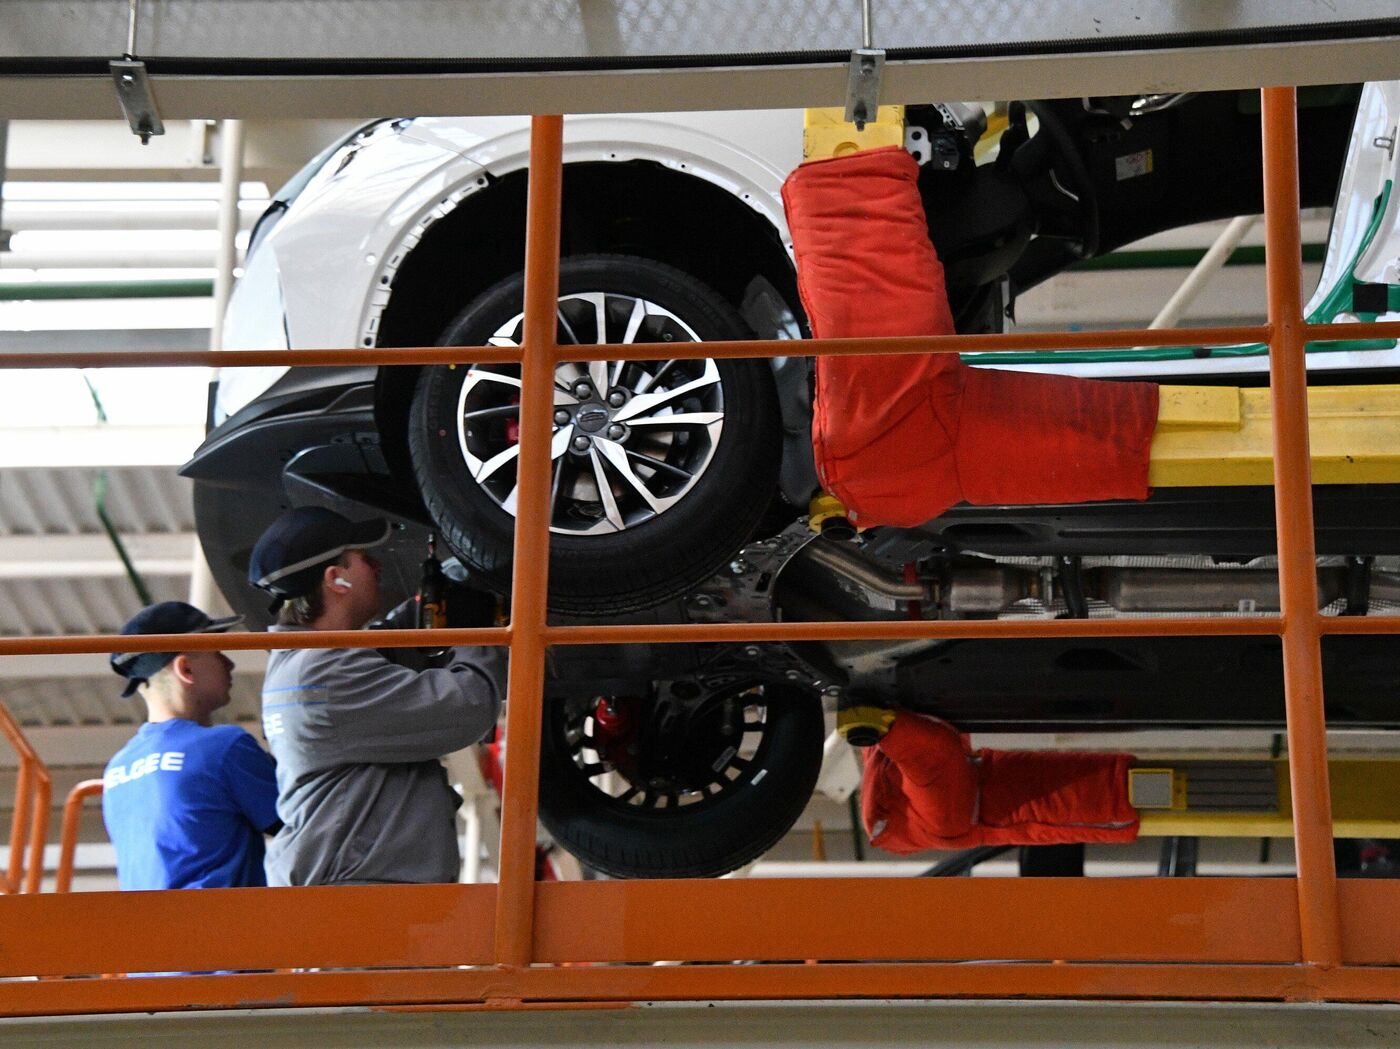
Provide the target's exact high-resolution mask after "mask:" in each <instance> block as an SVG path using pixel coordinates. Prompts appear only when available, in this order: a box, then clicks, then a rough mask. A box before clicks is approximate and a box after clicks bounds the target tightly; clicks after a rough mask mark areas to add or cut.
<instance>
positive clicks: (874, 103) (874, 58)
mask: <svg viewBox="0 0 1400 1049" xmlns="http://www.w3.org/2000/svg"><path fill="white" fill-rule="evenodd" d="M884 69H885V52H884V51H883V50H881V49H880V48H874V47H861V48H857V49H856V50H854V51H852V52H851V65H850V71H849V73H848V75H847V79H846V119H847V120H849V121H850V122H851V123H853V124H855V126H856V130H857V131H864V130H865V125H866V123H867V122H868V121H871V120H874V119H875V112H876V110H877V109H879V107H880V77H881V76H882V74H883V73H884Z"/></svg>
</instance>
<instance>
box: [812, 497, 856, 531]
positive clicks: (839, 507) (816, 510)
mask: <svg viewBox="0 0 1400 1049" xmlns="http://www.w3.org/2000/svg"><path fill="white" fill-rule="evenodd" d="M849 514H850V511H849V510H847V509H846V504H845V503H843V502H842V501H841V500H840V499H837V498H836V496H834V495H832V494H831V493H830V492H818V493H817V494H816V495H814V496H812V501H811V502H810V503H808V504H807V527H809V528H810V529H811V530H812V531H814V532H820V531H821V530H822V524H823V523H824V522H826V521H830V520H832V519H833V518H841V519H843V520H844V519H848V517H849Z"/></svg>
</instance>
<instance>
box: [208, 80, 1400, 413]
mask: <svg viewBox="0 0 1400 1049" xmlns="http://www.w3.org/2000/svg"><path fill="white" fill-rule="evenodd" d="M1398 112H1400V84H1396V83H1387V84H1371V85H1368V86H1367V88H1366V90H1365V93H1364V94H1363V97H1362V109H1361V114H1360V119H1359V120H1358V123H1357V135H1356V136H1355V139H1354V142H1353V147H1352V150H1351V152H1350V154H1349V156H1348V158H1347V164H1346V169H1345V171H1344V173H1343V177H1342V183H1341V192H1340V194H1339V206H1338V209H1337V217H1336V219H1335V220H1334V229H1333V234H1332V237H1331V239H1330V243H1329V249H1328V255H1327V261H1326V264H1325V266H1324V269H1323V278H1322V281H1321V283H1320V285H1319V288H1318V290H1317V292H1316V293H1315V294H1314V297H1313V302H1312V303H1311V304H1310V309H1311V308H1312V307H1314V306H1316V304H1317V303H1318V302H1320V301H1321V299H1322V297H1323V295H1324V293H1325V291H1326V290H1327V289H1328V288H1330V287H1331V285H1332V283H1333V282H1334V281H1336V280H1337V279H1341V278H1344V277H1345V270H1346V267H1347V266H1348V265H1349V264H1350V262H1351V259H1352V258H1353V257H1354V256H1355V252H1356V250H1357V248H1358V247H1359V244H1360V238H1361V237H1362V235H1363V234H1364V231H1365V229H1366V227H1367V225H1368V223H1369V221H1370V218H1371V215H1372V209H1373V204H1374V201H1375V199H1376V198H1377V196H1378V195H1379V193H1380V192H1381V188H1382V187H1383V186H1384V184H1385V183H1386V181H1387V180H1393V179H1394V178H1395V171H1396V152H1397V150H1396V148H1395V146H1394V145H1393V143H1394V141H1395V135H1396V131H1395V126H1396V119H1397V113H1398ZM564 136H565V138H564V143H565V144H564V159H565V162H566V163H577V162H584V161H600V162H625V161H633V160H647V161H652V162H654V163H657V164H660V165H663V166H665V167H668V168H671V169H673V170H676V171H681V172H685V173H686V174H688V175H691V176H694V177H696V178H700V179H704V180H705V181H707V182H710V183H713V184H714V185H716V186H719V187H722V188H723V189H725V190H726V191H727V192H729V193H731V194H732V195H734V196H736V197H738V198H739V199H741V200H743V201H744V202H745V203H746V204H748V205H749V206H750V207H752V208H753V209H754V210H755V211H757V212H759V213H760V214H761V215H763V216H764V218H765V219H766V220H767V221H768V222H769V223H771V224H772V226H773V227H774V228H775V230H777V231H778V234H779V236H780V237H781V239H782V242H783V244H784V245H785V246H786V247H788V248H789V250H791V245H790V242H789V239H788V236H787V226H786V222H785V220H784V216H783V207H782V198H781V189H782V183H783V180H784V179H785V178H786V176H787V174H788V173H789V172H790V171H791V170H792V169H793V168H794V167H796V165H797V164H798V163H799V162H800V160H801V151H802V113H801V111H800V110H757V111H752V112H747V113H743V114H735V113H729V112H710V113H704V112H701V113H680V114H676V113H653V114H648V113H640V114H622V115H599V116H578V117H570V118H569V119H568V120H566V121H565V123H564ZM1387 140H1388V141H1389V142H1390V143H1392V145H1391V146H1390V148H1389V149H1388V150H1387V148H1386V147H1385V143H1386V141H1387ZM528 147H529V120H528V118H524V117H456V118H453V117H429V118H420V119H417V120H412V121H395V122H393V123H390V122H384V123H381V124H378V125H376V126H375V127H374V128H373V129H371V130H370V131H369V132H368V133H367V134H366V135H364V136H362V137H361V138H360V139H357V140H356V141H354V142H352V143H350V144H349V145H347V146H344V147H342V148H341V149H340V150H339V151H337V152H336V154H335V155H333V156H332V157H331V158H330V159H329V160H328V161H327V162H326V163H325V165H324V166H323V167H322V169H321V170H320V171H318V172H316V174H315V175H314V176H313V177H312V178H311V180H310V182H309V183H308V184H307V185H306V187H305V188H304V189H303V191H302V192H301V194H300V195H299V196H298V197H297V199H296V200H295V201H294V202H293V203H292V205H291V207H290V208H289V209H288V211H287V213H286V214H285V215H283V216H282V217H281V218H280V220H279V221H278V222H277V223H276V225H275V226H274V227H273V228H272V230H271V232H270V233H269V234H268V235H267V236H266V237H264V238H263V239H262V241H261V242H260V243H259V244H258V247H257V250H256V251H255V252H254V253H253V255H252V257H251V258H250V260H249V262H248V265H247V270H246V273H245V275H244V278H243V280H242V281H241V283H240V285H239V286H238V288H237V289H236V291H235V293H234V297H233V300H232V303H231V306H230V310H229V319H228V322H227V323H226V327H225V345H226V346H227V347H228V348H230V349H240V348H245V349H252V348H257V349H263V348H267V347H268V346H269V345H278V342H277V341H276V339H275V332H276V330H277V328H278V324H277V323H276V322H277V320H278V317H277V316H276V315H279V314H282V315H284V317H283V318H282V320H283V323H282V325H281V328H282V330H283V333H284V339H285V342H284V344H285V345H289V346H294V347H297V348H321V347H344V346H365V347H370V346H374V345H375V343H376V338H377V333H378V325H379V319H380V316H381V315H382V313H383V311H384V308H385V306H386V305H387V304H388V302H389V298H390V296H391V294H392V287H393V278H394V274H395V272H396V270H397V269H398V267H399V265H400V264H401V263H402V262H403V260H404V259H405V258H406V257H407V255H408V254H409V253H410V252H411V251H412V250H413V248H414V247H415V246H416V245H417V243H418V241H419V239H420V238H421V237H422V235H423V233H424V231H425V230H426V229H427V228H428V227H429V226H430V225H431V224H432V223H433V222H435V221H437V219H439V218H441V217H443V216H444V215H446V214H448V213H450V212H451V211H452V210H453V209H454V208H455V207H456V206H457V204H458V203H459V202H460V201H461V200H462V199H464V198H465V197H467V196H469V195H471V194H473V193H476V192H478V191H480V190H481V189H484V188H486V187H487V186H488V185H489V182H488V178H487V177H488V176H490V177H493V178H497V177H500V176H503V175H507V174H509V173H511V172H513V171H518V170H521V169H523V168H525V167H526V165H527V163H528ZM1397 195H1400V194H1392V196H1391V200H1390V207H1389V213H1388V215H1387V217H1386V219H1387V225H1386V227H1385V228H1384V229H1383V230H1382V231H1381V232H1380V233H1379V234H1378V235H1377V237H1376V238H1375V241H1374V242H1373V243H1372V245H1371V247H1370V248H1369V249H1368V250H1367V251H1366V253H1365V255H1364V257H1363V258H1362V259H1361V260H1360V264H1359V265H1358V267H1357V276H1358V277H1360V278H1361V279H1364V280H1371V281H1378V282H1396V281H1400V273H1398V271H1400V200H1397ZM464 304H465V303H464ZM1339 319H1348V318H1346V317H1343V318H1339ZM977 363H978V364H979V365H988V364H994V363H995V362H994V361H991V360H986V359H984V360H979V361H978V362H977ZM1397 364H1400V350H1396V349H1391V350H1370V351H1367V350H1358V351H1345V352H1340V351H1339V352H1331V353H1319V354H1314V355H1312V357H1311V358H1310V366H1311V367H1313V368H1317V369H1333V368H1355V367H1380V366H1393V365H1397ZM1014 367H1016V368H1018V369H1025V370H1035V371H1052V372H1060V373H1063V374H1071V375H1085V376H1104V377H1110V376H1134V375H1141V374H1143V372H1144V369H1145V368H1150V370H1151V371H1152V372H1153V373H1154V374H1158V375H1162V376H1166V377H1170V376H1173V375H1176V374H1180V375H1183V376H1186V375H1193V374H1194V375H1199V374H1202V373H1212V372H1216V373H1226V372H1235V373H1238V372H1258V371H1263V370H1266V369H1267V367H1268V360H1267V357H1265V356H1262V355H1261V356H1258V357H1236V358H1217V359H1213V360H1195V359H1192V360H1181V361H1155V362H1152V363H1150V364H1145V363H1144V362H1141V361H1123V362H1095V363H1051V364H1039V363H1035V364H1017V365H1014ZM283 371H285V369H248V370H247V374H245V375H243V376H242V377H240V378H239V379H236V380H233V379H231V378H230V381H228V383H227V385H225V384H224V383H221V386H220V391H219V396H218V405H217V411H218V415H217V418H218V419H222V418H225V417H227V415H229V414H232V412H234V411H236V410H237V409H238V408H239V407H241V406H242V405H244V404H247V403H248V402H249V401H250V400H252V399H253V398H254V397H255V396H256V395H257V394H258V393H260V392H261V391H262V390H264V389H266V388H267V386H268V385H270V384H271V382H272V381H274V380H275V379H276V378H277V376H278V375H280V374H281V373H282V372H283ZM216 421H217V420H216Z"/></svg>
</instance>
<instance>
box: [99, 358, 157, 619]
mask: <svg viewBox="0 0 1400 1049" xmlns="http://www.w3.org/2000/svg"><path fill="white" fill-rule="evenodd" d="M83 382H84V383H86V384H87V388H88V393H89V394H91V396H92V405H93V407H94V408H96V409H97V421H98V423H99V424H105V423H106V422H107V409H106V408H104V407H103V406H102V398H101V397H100V396H99V395H98V393H97V387H96V386H94V385H93V384H92V379H91V378H89V377H88V375H87V373H86V372H84V373H83ZM92 495H93V500H94V509H96V511H97V519H98V520H99V521H101V522H102V530H103V531H104V532H106V533H107V538H108V539H110V540H111V541H112V549H113V550H115V551H116V552H117V557H118V558H119V559H120V560H121V563H122V567H123V568H125V569H126V577H127V578H128V579H129V580H131V585H132V587H133V588H134V589H135V591H136V596H137V597H138V598H139V599H140V601H141V604H142V605H149V604H151V591H150V588H149V587H147V586H146V581H145V580H144V579H142V578H141V573H140V572H138V571H137V570H136V565H135V563H134V562H133V561H132V560H131V554H130V553H129V552H128V551H127V549H126V544H125V543H124V542H122V537H121V536H120V535H119V534H118V533H117V526H116V525H115V524H113V523H112V517H111V515H110V514H109V513H108V512H107V471H106V469H105V468H103V469H99V470H98V471H97V477H96V478H95V479H94V480H93V484H92Z"/></svg>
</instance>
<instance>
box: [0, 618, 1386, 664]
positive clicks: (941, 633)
mask: <svg viewBox="0 0 1400 1049" xmlns="http://www.w3.org/2000/svg"><path fill="white" fill-rule="evenodd" d="M1282 629H1283V626H1282V621H1281V620H1280V619H1278V618H1277V617H1273V616H1261V617H1259V618H1257V619H1225V618H1219V619H1212V618H1202V617H1185V616H1183V617H1181V618H1163V619H1036V620H997V619H977V620H973V619H959V620H907V621H905V620H901V621H898V622H876V623H869V622H829V623H674V624H669V623H661V624H621V625H617V626H554V627H547V628H546V630H545V637H546V640H547V641H548V642H549V643H550V644H552V645H623V644H660V643H667V642H676V643H687V644H697V643H700V642H706V641H820V640H830V639H841V638H852V639H857V640H870V639H876V640H880V639H891V640H898V639H904V638H923V637H933V638H976V637H1007V638H1013V637H1183V636H1187V637H1204V636H1211V635H1231V636H1240V635H1250V636H1259V635H1271V634H1272V635H1277V634H1278V633H1280V632H1281V631H1282ZM1339 632H1340V631H1339ZM1354 632H1363V633H1364V632H1365V631H1354ZM1371 632H1373V633H1384V632H1386V631H1385V630H1383V629H1381V630H1376V631H1371ZM510 638H511V631H510V628H509V627H469V628H464V629H443V630H287V631H280V630H279V631H278V632H277V633H275V634H274V633H268V632H264V631H252V632H246V633H245V632H239V633H232V634H72V635H66V636H61V637H0V656H13V655H57V654H63V655H69V654H73V653H78V652H170V651H176V650H178V651H181V652H198V651H203V650H206V649H208V650H214V651H220V652H239V651H248V650H263V651H271V650H274V649H291V648H421V647H425V646H434V645H508V644H510Z"/></svg>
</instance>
